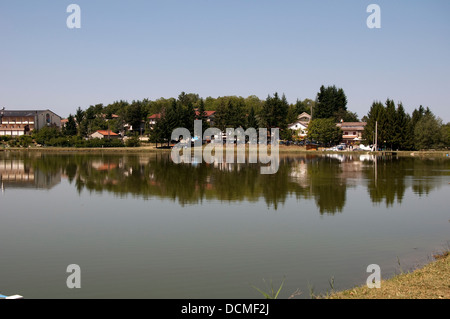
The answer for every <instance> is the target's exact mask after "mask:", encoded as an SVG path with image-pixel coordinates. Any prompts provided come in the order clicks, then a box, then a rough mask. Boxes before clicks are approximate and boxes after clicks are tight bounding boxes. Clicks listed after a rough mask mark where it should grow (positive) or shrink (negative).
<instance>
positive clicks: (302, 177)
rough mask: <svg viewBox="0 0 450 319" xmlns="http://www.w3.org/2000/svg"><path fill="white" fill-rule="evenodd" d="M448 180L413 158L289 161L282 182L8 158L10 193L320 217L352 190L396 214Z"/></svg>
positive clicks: (5, 174)
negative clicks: (311, 206) (285, 208)
mask: <svg viewBox="0 0 450 319" xmlns="http://www.w3.org/2000/svg"><path fill="white" fill-rule="evenodd" d="M22 171H23V174H28V175H27V176H28V177H27V180H26V181H24V178H22V179H20V176H21V174H22ZM30 172H31V173H30ZM30 174H32V175H33V174H34V175H33V178H30V177H29V176H30ZM448 175H450V161H448V160H446V159H419V158H413V157H403V158H393V157H388V158H378V159H376V160H375V157H373V156H370V155H364V156H361V157H360V156H354V155H351V156H341V155H339V156H338V155H330V156H321V155H314V154H311V155H310V154H308V155H302V156H281V158H280V167H279V170H278V172H277V173H276V174H274V175H261V174H260V164H228V163H223V164H218V163H216V164H211V165H209V164H205V163H197V164H195V163H194V164H174V163H173V162H172V161H171V159H170V154H169V153H150V154H145V155H144V154H139V155H138V154H134V155H132V154H129V155H112V154H107V155H106V154H51V153H33V152H30V153H14V152H4V153H2V154H0V178H1V183H2V187H3V185H6V186H7V187H26V186H28V187H29V186H34V187H47V188H51V187H53V186H54V185H55V184H57V183H59V182H60V181H61V178H62V179H67V180H68V181H69V182H70V184H73V185H74V186H75V187H76V189H77V191H78V192H79V193H81V192H83V191H84V190H86V191H89V192H91V193H93V192H98V193H101V192H108V193H113V194H115V195H116V196H121V197H126V196H129V195H131V196H133V197H136V198H142V199H146V200H147V199H151V198H162V199H170V200H173V201H176V202H178V203H179V205H181V206H184V205H192V204H200V203H202V202H203V201H209V200H216V201H217V200H218V201H227V202H234V201H248V202H258V201H260V200H261V199H262V198H263V199H264V201H265V203H266V204H267V206H268V207H273V209H275V210H277V209H279V207H280V205H283V204H284V203H285V202H286V199H287V198H288V197H291V196H293V197H295V198H297V200H298V202H299V204H300V203H301V200H302V199H314V200H315V203H316V205H317V207H318V210H319V212H320V214H335V213H338V212H342V211H343V209H344V207H345V204H346V194H347V188H349V187H350V188H351V187H355V186H357V185H363V186H365V187H366V188H367V192H368V194H369V196H370V199H371V201H372V203H374V204H379V203H382V202H383V201H384V202H385V203H386V206H392V205H393V204H394V203H395V202H397V203H399V204H401V202H402V200H403V197H404V194H405V190H406V189H407V188H408V187H411V188H412V190H413V192H414V193H415V194H417V195H418V196H422V195H427V194H429V193H430V192H431V191H432V190H433V189H434V188H435V187H437V186H439V183H436V181H435V179H434V178H435V177H439V176H448ZM12 176H15V177H12ZM39 176H44V177H40V178H38V177H39ZM18 180H20V183H19V182H18ZM36 180H39V185H38V184H36V183H37V182H36ZM55 181H56V182H55ZM33 183H34V184H33Z"/></svg>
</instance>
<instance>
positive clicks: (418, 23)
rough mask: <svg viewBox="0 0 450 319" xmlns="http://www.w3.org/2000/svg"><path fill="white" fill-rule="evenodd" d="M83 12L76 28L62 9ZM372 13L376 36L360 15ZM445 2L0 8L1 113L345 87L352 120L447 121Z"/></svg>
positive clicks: (7, 4)
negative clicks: (392, 113) (378, 114)
mask: <svg viewBox="0 0 450 319" xmlns="http://www.w3.org/2000/svg"><path fill="white" fill-rule="evenodd" d="M71 3H75V4H78V5H79V6H80V7H81V29H68V28H67V26H66V19H67V17H68V16H69V13H66V8H67V6H68V5H69V4H71ZM371 3H375V4H378V5H380V7H381V29H369V28H368V27H367V25H366V19H367V17H368V16H369V13H367V12H366V8H367V6H368V5H369V4H371ZM449 15H450V1H448V0H434V1H433V0H431V1H424V0H423V1H415V0H396V1H384V0H383V1H381V0H371V1H361V0H360V1H354V0H342V1H337V0H316V1H313V0H308V1H299V0H295V1H294V0H293V1H288V0H277V1H275V0H270V1H269V0H226V1H224V0H158V1H153V0H146V1H141V0H132V1H125V0H117V1H114V0H109V1H104V0H95V1H92V0H89V1H88V0H71V1H64V0H39V1H31V0H29V1H23V0H14V1H13V0H2V1H1V2H0V45H1V50H0V61H1V62H0V106H1V107H6V108H7V109H14V108H17V109H25V108H27V109H34V108H50V109H52V110H54V111H55V112H56V113H58V114H60V115H61V116H64V117H65V116H67V115H68V114H69V113H74V112H75V110H76V108H77V107H78V106H81V107H82V108H87V107H88V106H89V105H92V104H96V103H104V104H105V105H106V104H108V103H111V102H113V101H115V100H120V99H124V100H128V101H131V100H134V99H136V100H137V99H144V98H149V99H157V98H159V97H166V98H168V97H176V96H178V94H179V93H180V92H181V91H185V92H192V93H198V94H199V95H200V96H202V97H207V96H213V97H217V96H224V95H238V96H244V97H247V96H249V95H257V96H259V97H260V98H261V99H265V98H266V97H267V95H268V94H273V93H274V92H279V93H280V94H281V93H285V94H286V97H287V99H288V100H289V101H290V102H295V100H296V99H297V98H299V99H305V98H311V99H314V98H315V96H316V94H317V92H318V90H319V88H320V86H321V85H322V84H323V85H325V86H327V85H336V86H338V87H342V88H343V89H344V91H345V93H346V94H347V98H348V102H349V103H348V108H349V109H350V110H351V111H354V112H357V113H358V115H359V116H360V117H362V116H363V115H365V114H367V111H368V110H369V107H370V106H371V104H372V102H373V101H374V100H382V101H383V102H384V101H385V100H386V99H387V98H391V99H394V100H395V101H396V102H399V101H401V102H403V104H404V106H405V108H406V110H407V111H408V112H412V111H413V109H414V108H416V107H418V106H419V105H421V104H422V105H424V106H429V107H430V108H431V109H432V110H433V111H434V113H435V114H436V115H438V116H440V117H441V118H442V119H443V120H444V121H445V122H449V121H450V105H449V101H450V63H449V62H450V22H449V21H450V19H449Z"/></svg>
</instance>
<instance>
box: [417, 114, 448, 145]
mask: <svg viewBox="0 0 450 319" xmlns="http://www.w3.org/2000/svg"><path fill="white" fill-rule="evenodd" d="M414 142H415V146H416V149H418V150H421V149H436V148H440V147H442V121H441V120H440V119H439V118H436V116H435V115H434V114H433V113H432V112H431V111H430V112H425V114H424V115H423V117H422V118H421V119H420V120H419V121H418V122H417V124H416V126H415V128H414Z"/></svg>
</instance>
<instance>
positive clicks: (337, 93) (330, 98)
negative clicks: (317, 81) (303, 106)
mask: <svg viewBox="0 0 450 319" xmlns="http://www.w3.org/2000/svg"><path fill="white" fill-rule="evenodd" d="M345 111H347V96H346V95H345V93H344V90H343V89H341V88H339V89H338V88H336V86H334V85H333V86H328V87H326V88H325V87H324V86H323V85H322V86H321V87H320V91H319V93H317V97H316V102H315V105H314V110H313V114H312V116H313V118H315V119H319V118H331V117H332V118H334V119H335V122H339V121H340V120H341V119H340V118H339V115H340V114H342V112H345Z"/></svg>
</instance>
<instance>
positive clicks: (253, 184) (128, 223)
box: [0, 151, 450, 299]
mask: <svg viewBox="0 0 450 319" xmlns="http://www.w3.org/2000/svg"><path fill="white" fill-rule="evenodd" d="M0 179H1V194H0V258H1V259H0V260H1V262H0V293H1V294H9V295H12V294H20V295H23V296H24V297H25V298H168V299H172V298H182V299H185V298H193V299H195V298H212V299H214V298H232V299H240V298H242V299H247V298H262V295H261V294H260V293H259V292H258V291H257V290H256V289H255V288H254V287H257V288H260V289H262V290H266V291H267V290H268V288H267V287H266V286H265V283H264V281H265V282H266V283H267V284H269V285H270V282H273V285H274V286H275V288H278V287H279V285H280V284H281V282H282V281H283V279H284V280H285V281H284V286H283V289H282V291H281V293H280V298H288V297H289V296H290V295H291V294H292V293H293V292H294V291H296V290H297V289H300V290H301V292H302V294H301V295H300V296H298V297H297V298H310V292H311V291H312V290H313V291H314V292H315V293H326V292H327V291H328V290H331V287H330V284H329V282H330V281H334V288H335V289H337V290H342V289H348V288H351V287H353V286H355V285H362V284H364V283H365V282H366V279H367V277H368V276H369V275H370V273H367V266H368V265H370V264H378V265H379V266H380V267H381V274H382V277H383V278H387V277H391V276H392V275H395V274H398V273H400V272H401V271H407V270H411V269H412V268H414V267H417V266H420V265H423V264H424V263H426V262H429V261H431V260H432V257H431V256H432V254H433V253H436V252H439V251H441V250H444V249H445V248H448V247H449V241H450V210H449V208H448V207H449V195H450V192H449V189H450V185H449V183H450V161H449V160H448V159H445V158H440V157H439V158H427V159H420V158H416V157H398V158H397V157H392V156H390V157H374V156H372V155H353V154H350V155H348V156H344V155H341V154H335V155H321V154H320V153H311V154H305V155H292V156H291V155H289V156H281V158H280V166H279V170H278V172H277V174H274V175H261V174H260V166H259V164H211V165H207V164H205V163H195V162H194V163H192V164H178V165H177V164H174V163H173V162H172V161H171V159H170V154H169V153H167V152H161V153H149V154H144V153H142V154H126V153H125V154H123V153H122V154H111V153H104V154H102V153H101V152H99V153H96V154H75V153H73V154H72V153H66V154H64V153H58V154H53V153H46V152H37V151H36V152H0ZM71 264H77V265H79V266H80V268H81V288H80V289H69V288H68V287H67V285H66V280H67V278H68V276H69V275H70V273H68V272H67V267H68V265H71Z"/></svg>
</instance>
